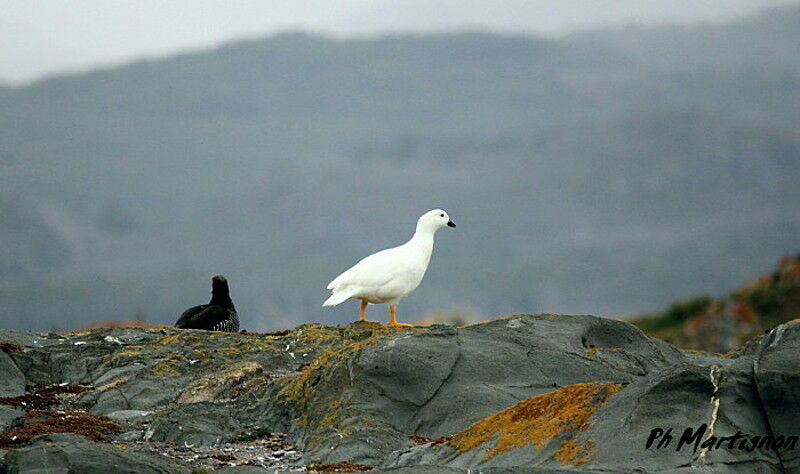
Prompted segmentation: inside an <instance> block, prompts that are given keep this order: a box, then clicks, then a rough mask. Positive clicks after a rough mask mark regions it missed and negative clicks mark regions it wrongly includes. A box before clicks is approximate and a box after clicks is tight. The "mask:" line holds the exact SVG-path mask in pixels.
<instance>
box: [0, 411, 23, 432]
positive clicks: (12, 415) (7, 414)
mask: <svg viewBox="0 0 800 474" xmlns="http://www.w3.org/2000/svg"><path fill="white" fill-rule="evenodd" d="M24 414H25V411H24V410H22V409H20V408H16V407H12V406H8V405H0V431H5V430H7V429H8V428H9V427H11V424H12V423H14V420H16V419H17V418H19V417H21V416H22V415H24Z"/></svg>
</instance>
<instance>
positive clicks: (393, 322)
mask: <svg viewBox="0 0 800 474" xmlns="http://www.w3.org/2000/svg"><path fill="white" fill-rule="evenodd" d="M387 326H391V327H395V328H396V327H409V328H410V327H411V325H410V324H403V323H398V322H397V305H396V304H390V305H389V324H387Z"/></svg>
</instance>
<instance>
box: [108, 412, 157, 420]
mask: <svg viewBox="0 0 800 474" xmlns="http://www.w3.org/2000/svg"><path fill="white" fill-rule="evenodd" d="M151 413H152V412H150V411H144V410H117V411H114V412H111V413H109V414H108V415H106V416H107V417H109V418H111V419H112V420H117V421H129V420H136V419H139V418H144V417H146V416H147V415H149V414H151Z"/></svg>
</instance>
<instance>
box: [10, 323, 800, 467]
mask: <svg viewBox="0 0 800 474" xmlns="http://www.w3.org/2000/svg"><path fill="white" fill-rule="evenodd" d="M0 340H4V341H8V342H9V343H12V344H17V345H18V346H19V347H20V350H12V349H7V350H4V351H3V352H0V355H5V356H6V357H7V358H8V360H9V361H10V363H11V364H12V365H13V369H15V370H16V371H15V370H12V369H9V370H7V371H6V372H4V374H11V375H8V376H9V377H10V379H11V380H16V379H14V377H22V380H23V381H24V384H23V387H24V390H25V393H27V397H29V398H26V397H25V396H23V397H20V396H19V395H22V393H20V392H21V391H20V390H16V391H15V392H13V394H9V396H8V397H7V398H3V399H0V428H3V429H5V430H6V433H10V432H11V431H10V430H14V429H17V430H19V429H21V427H24V426H31V425H32V423H33V422H34V420H40V421H41V419H42V417H45V418H46V417H48V416H50V417H53V416H57V415H54V414H52V413H50V414H48V413H44V414H39V413H38V412H36V413H33V412H32V410H33V407H32V405H31V406H30V407H29V406H26V405H22V404H21V400H23V399H24V400H28V402H31V403H32V400H37V402H36V403H37V404H38V406H37V407H35V408H36V409H37V410H39V412H47V411H48V409H49V410H50V411H52V410H53V408H56V409H61V410H71V411H73V412H75V411H81V412H86V415H87V416H94V417H97V418H102V420H104V421H103V422H105V420H106V418H104V417H105V416H107V417H108V419H110V420H111V421H112V422H113V423H114V424H115V425H116V427H117V429H116V430H114V431H113V432H112V433H109V434H107V435H106V434H104V435H103V436H108V439H110V440H113V443H112V444H107V443H103V442H102V440H101V441H99V442H95V441H91V440H89V439H88V438H85V437H77V436H76V435H50V434H46V433H43V434H44V436H39V437H33V438H29V440H26V441H25V442H20V443H18V444H14V443H15V441H7V445H6V446H4V447H5V448H9V450H8V451H7V452H6V454H5V455H4V457H2V461H0V466H4V467H3V468H0V472H1V471H2V469H6V470H8V471H10V472H17V471H18V470H19V469H21V466H22V465H23V464H21V463H23V461H24V462H25V463H29V464H25V465H26V466H29V465H30V463H31V462H33V461H31V459H34V458H35V456H33V455H32V454H31V455H29V454H25V453H33V452H34V451H32V450H35V449H40V447H41V446H45V447H47V446H50V445H52V446H53V448H54V449H58V450H62V451H64V452H67V451H68V452H71V453H74V452H83V451H84V448H83V447H85V446H89V445H92V446H94V445H96V448H95V447H93V448H91V449H89V448H86V449H87V452H89V451H91V450H95V451H97V453H98V454H96V455H95V456H94V458H95V460H97V459H108V460H109V461H108V462H109V463H111V462H117V461H112V459H122V458H118V457H119V456H123V454H131V455H134V454H135V455H136V456H135V457H124V456H123V457H124V458H125V461H124V462H131V463H133V462H138V463H140V465H141V467H140V468H131V472H140V471H141V472H150V471H148V469H150V467H149V466H150V465H149V464H148V463H149V462H150V461H149V459H150V458H149V457H148V456H150V455H152V451H156V452H159V449H161V451H160V452H161V457H160V458H159V459H160V462H161V464H160V466H161V467H162V468H163V469H164V472H170V471H169V470H175V472H179V471H180V470H181V469H187V468H196V467H204V468H210V469H216V468H221V467H224V466H228V465H236V464H249V465H251V466H259V467H261V468H283V469H301V468H302V467H303V466H305V465H311V464H314V463H316V464H315V466H325V465H329V466H372V467H374V468H376V469H385V470H391V471H392V472H412V470H413V472H423V471H420V469H423V467H424V471H425V472H463V471H465V470H467V469H472V470H474V469H480V470H482V471H484V472H505V471H507V470H513V469H523V470H539V471H542V472H556V471H574V470H580V471H611V472H630V471H633V470H642V471H647V472H653V471H658V470H670V471H681V470H685V471H689V470H705V471H714V472H728V471H729V472H738V471H746V472H750V471H753V470H759V471H762V472H792V471H794V470H798V469H800V457H799V456H798V453H800V447H795V449H791V447H790V446H788V443H790V442H791V440H792V439H794V440H795V441H794V442H795V443H797V441H796V439H797V438H796V436H797V435H800V428H798V427H800V366H798V364H797V354H798V349H800V347H798V346H800V325H797V324H785V325H782V326H780V327H778V328H776V329H775V330H774V331H772V333H770V334H769V335H767V336H764V337H761V338H758V339H755V340H753V341H751V342H750V343H748V345H747V346H746V347H744V348H743V349H742V350H740V351H739V352H736V353H732V354H729V355H728V356H712V355H709V354H703V353H691V352H684V351H680V350H678V349H676V348H675V347H673V346H671V345H669V344H667V343H665V342H663V341H660V340H657V339H652V338H648V337H647V336H645V335H644V334H643V333H642V332H641V331H640V330H639V329H637V328H635V327H634V326H632V325H630V324H628V323H625V322H620V321H614V320H609V319H602V318H596V317H593V316H560V315H536V316H533V315H515V316H509V317H505V318H499V319H495V320H492V321H488V322H486V323H481V324H476V325H471V326H467V327H452V326H431V327H425V328H407V329H389V328H386V327H383V326H381V325H379V324H377V323H353V324H349V325H346V326H341V327H328V326H321V325H317V324H307V325H303V326H300V327H298V328H296V329H294V330H291V331H283V332H280V333H271V334H251V333H244V334H228V333H217V332H204V331H191V330H175V329H168V328H163V329H134V328H110V329H95V330H92V331H89V332H85V333H73V334H61V335H58V334H48V335H40V334H33V333H20V332H11V331H0ZM9 347H13V346H9ZM9 367H10V366H9ZM4 376H5V375H4ZM58 384H64V387H83V388H80V389H78V388H72V389H70V390H66V389H64V390H63V391H64V392H65V393H60V394H58V395H56V396H55V397H51V398H46V397H43V396H41V395H39V396H38V398H37V397H36V393H37V390H39V392H41V393H44V392H42V389H45V388H47V387H51V388H50V389H48V390H50V392H47V393H56V392H58V390H54V389H53V388H52V387H53V386H54V385H58ZM48 403H50V404H51V405H55V406H49V407H47V406H42V405H46V404H48ZM32 413H33V414H32ZM75 419H76V420H77V419H87V420H90V421H91V420H92V419H91V418H86V417H84V416H81V417H78V416H76V417H75ZM86 423H89V421H86ZM51 425H58V426H61V425H60V424H57V423H43V426H51ZM703 425H705V428H704V431H703V432H702V433H700V431H699V430H700V428H701V427H702V426H703ZM37 426H38V425H37ZM103 426H105V425H103ZM59 429H62V428H59ZM687 429H689V430H690V431H688V432H687V433H688V434H686V433H684V432H685V431H686V430H687ZM30 431H31V430H30V429H28V430H27V431H26V432H30ZM72 432H74V433H81V431H79V430H78V429H76V430H73V431H72ZM87 433H89V434H91V433H92V432H91V430H89V431H87ZM277 433H282V434H283V435H278V434H277ZM697 433H699V435H698V436H697V437H696V438H691V439H689V442H688V443H687V442H684V443H681V442H680V439H681V437H682V436H684V435H686V436H690V437H691V435H694V434H697ZM737 433H740V434H739V436H738V437H737ZM82 434H84V435H86V434H85V433H82ZM54 436H55V438H54ZM59 436H60V437H59ZM710 436H713V437H714V438H713V439H712V441H710V442H706V443H704V441H706V440H707V438H709V437H710ZM276 437H277V438H276ZM756 437H758V438H756ZM792 437H794V438H792ZM670 438H671V441H669V442H667V441H666V440H668V439H670ZM2 439H3V438H2V436H0V441H2ZM8 439H10V437H9V438H8ZM98 439H100V438H98ZM266 440H271V441H269V443H271V444H269V445H268V446H269V447H267V444H265V443H267V441H266ZM648 440H651V441H652V443H651V445H650V446H649V447H648V446H647V443H648ZM696 440H698V443H697V446H695V441H696ZM767 441H769V444H770V446H767V444H766V442H767ZM777 442H779V443H780V444H781V447H780V449H774V448H775V443H777ZM281 443H285V445H283V444H281ZM78 444H80V446H81V448H80V449H78V448H73V447H70V446H72V445H78ZM659 444H661V446H662V447H661V448H659V447H658V446H659ZM679 445H681V446H680V447H681V449H676V448H678V446H679ZM162 448H163V449H162ZM749 448H752V449H749ZM48 449H49V448H48ZM182 450H183V451H182ZM212 450H217V451H213V452H212ZM255 450H258V453H259V454H258V456H255V455H249V457H247V455H245V454H243V453H246V452H251V453H252V452H255ZM0 452H1V451H0ZM48 452H50V451H48ZM91 452H94V451H91ZM300 452H302V457H301V454H300ZM99 453H105V454H99ZM181 453H183V454H181ZM209 453H211V454H209ZM190 454H191V456H190ZM115 456H116V457H115ZM203 456H206V457H203ZM214 456H216V457H214ZM68 458H69V456H61V457H59V459H68ZM69 459H72V458H69ZM203 459H206V460H207V462H206V461H203ZM213 460H216V461H213ZM212 461H213V462H212ZM54 462H55V461H54ZM65 462H66V461H65ZM70 462H72V463H73V465H77V464H75V463H78V462H79V461H75V460H73V461H70ZM119 462H123V461H119ZM334 463H342V464H334ZM109 465H110V464H109ZM137 469H138V470H137Z"/></svg>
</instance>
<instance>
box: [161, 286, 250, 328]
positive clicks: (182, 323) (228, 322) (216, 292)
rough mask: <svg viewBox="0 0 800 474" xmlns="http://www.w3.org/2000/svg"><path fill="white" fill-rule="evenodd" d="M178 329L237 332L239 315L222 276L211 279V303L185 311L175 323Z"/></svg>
mask: <svg viewBox="0 0 800 474" xmlns="http://www.w3.org/2000/svg"><path fill="white" fill-rule="evenodd" d="M175 327H176V328H180V329H205V330H207V331H225V332H237V331H239V315H237V314H236V308H235V307H234V306H233V301H232V300H231V296H230V293H229V292H228V280H226V279H225V277H224V276H222V275H217V276H215V277H214V278H212V279H211V301H209V302H208V304H201V305H199V306H194V307H192V308H189V309H187V310H186V311H184V312H183V314H181V317H180V318H178V322H176V323H175Z"/></svg>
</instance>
